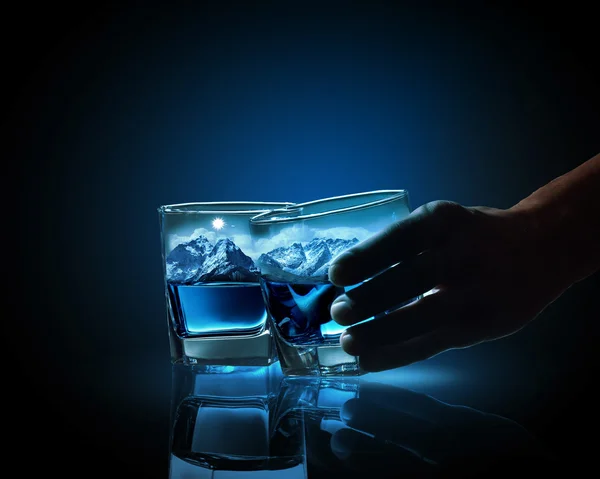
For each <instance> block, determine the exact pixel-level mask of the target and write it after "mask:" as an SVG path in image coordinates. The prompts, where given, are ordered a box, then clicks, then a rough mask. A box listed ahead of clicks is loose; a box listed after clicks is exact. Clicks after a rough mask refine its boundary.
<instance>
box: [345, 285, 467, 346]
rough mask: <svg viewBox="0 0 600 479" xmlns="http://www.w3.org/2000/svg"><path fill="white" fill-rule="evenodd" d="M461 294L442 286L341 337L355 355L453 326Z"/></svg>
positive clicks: (366, 322) (362, 324) (347, 331)
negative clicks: (434, 291)
mask: <svg viewBox="0 0 600 479" xmlns="http://www.w3.org/2000/svg"><path fill="white" fill-rule="evenodd" d="M460 296H461V295H459V293H457V292H456V291H448V290H445V289H442V290H440V291H438V292H436V293H434V294H430V295H427V296H423V297H421V298H420V299H418V300H417V301H415V302H413V303H411V304H409V305H407V306H403V307H402V308H400V309H396V310H395V311H392V312H390V313H388V314H383V315H381V316H378V317H376V318H375V319H372V320H370V321H365V322H363V323H360V324H357V325H354V326H351V327H350V328H348V329H347V330H346V331H345V332H344V333H343V334H342V336H341V338H340V342H341V345H342V348H343V349H344V351H346V352H347V353H348V354H352V355H354V356H359V355H360V356H362V355H363V354H366V353H369V352H374V351H375V350H377V349H379V348H381V347H384V346H388V345H391V344H399V343H402V342H405V341H408V340H410V339H412V338H415V337H419V336H422V335H424V334H427V333H429V332H432V331H435V330H437V329H440V328H441V327H442V326H445V327H447V326H449V325H452V324H453V323H454V321H455V319H454V318H455V317H456V316H457V315H458V314H459V313H458V310H457V305H456V302H457V301H458V299H457V298H459V297H460Z"/></svg>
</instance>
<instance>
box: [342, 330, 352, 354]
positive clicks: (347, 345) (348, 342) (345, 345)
mask: <svg viewBox="0 0 600 479" xmlns="http://www.w3.org/2000/svg"><path fill="white" fill-rule="evenodd" d="M340 346H342V349H343V350H344V351H346V352H347V353H348V354H352V353H351V352H350V351H352V348H353V347H354V338H353V337H352V334H350V333H349V332H348V331H344V332H343V333H342V335H341V336H340Z"/></svg>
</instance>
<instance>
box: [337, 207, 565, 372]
mask: <svg viewBox="0 0 600 479" xmlns="http://www.w3.org/2000/svg"><path fill="white" fill-rule="evenodd" d="M533 224H535V223H534V222H533V220H532V218H531V217H530V216H528V214H527V213H526V212H524V211H522V210H519V209H509V210H500V209H494V208H488V207H464V206H461V205H459V204H457V203H452V202H448V201H436V202H432V203H428V204H425V205H424V206H421V207H420V208H418V209H416V210H415V211H413V212H412V213H411V214H410V215H409V216H408V217H407V218H405V219H403V220H401V221H399V222H396V223H395V224H393V225H391V226H390V227H389V228H387V229H386V230H384V231H382V232H380V233H378V234H376V235H374V236H372V237H371V238H369V239H367V240H365V241H363V242H361V243H359V244H357V245H356V246H354V247H353V248H350V249H349V250H347V251H346V252H344V253H343V254H342V255H340V256H339V257H338V258H336V259H335V260H334V261H333V262H332V264H331V266H330V269H329V279H330V280H331V282H332V283H333V284H335V285H338V286H351V285H356V284H358V283H361V282H363V281H364V282H363V283H362V284H360V285H359V286H357V287H355V288H353V289H351V290H348V291H347V292H346V293H345V294H343V295H341V296H339V297H338V298H337V299H336V300H335V301H334V302H333V304H332V306H331V317H332V319H333V320H335V321H336V322H337V323H339V324H341V325H343V326H349V328H348V329H347V331H346V332H345V333H344V334H343V335H342V337H341V339H340V341H341V345H342V347H343V349H344V350H345V351H346V352H348V353H349V354H352V355H355V356H360V363H361V367H362V369H363V370H365V371H367V372H369V371H380V370H384V369H391V368H396V367H400V366H405V365H408V364H410V363H413V362H416V361H420V360H424V359H427V358H430V357H432V356H435V355H437V354H439V353H441V352H444V351H447V350H450V349H456V348H465V347H468V346H472V345H475V344H478V343H481V342H484V341H490V340H494V339H497V338H501V337H504V336H507V335H510V334H512V333H515V332H516V331H518V330H520V329H521V328H523V327H524V326H525V325H526V324H527V323H529V322H530V321H531V320H533V319H534V318H535V317H536V316H537V315H538V314H539V313H540V312H541V311H542V310H543V309H544V308H545V307H546V306H547V305H548V304H550V303H551V302H552V301H554V300H555V299H556V298H557V297H558V296H559V295H560V294H561V293H562V292H563V291H564V290H565V289H566V288H567V287H568V284H565V282H564V279H563V278H561V277H560V275H559V273H558V272H557V270H556V269H555V268H553V267H552V264H553V260H554V255H560V254H561V252H560V251H557V252H552V253H551V254H549V253H548V251H546V249H547V248H546V247H545V246H544V245H545V244H546V243H544V242H543V241H542V240H543V238H541V236H540V235H539V233H538V232H537V230H536V229H535V228H534V227H532V225H533ZM365 280H368V281H365ZM426 292H430V293H431V294H426V295H425V296H422V297H421V298H420V299H418V300H417V301H414V302H412V303H410V304H408V305H406V306H402V307H400V308H398V305H401V304H402V303H405V302H406V301H407V300H410V299H411V298H415V297H417V296H420V295H423V293H426ZM372 317H374V318H373V319H372V320H370V321H365V322H363V323H362V324H357V323H360V322H362V321H364V320H366V319H369V318H372Z"/></svg>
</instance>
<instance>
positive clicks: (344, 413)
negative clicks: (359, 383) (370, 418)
mask: <svg viewBox="0 0 600 479" xmlns="http://www.w3.org/2000/svg"><path fill="white" fill-rule="evenodd" d="M356 401H357V399H349V400H348V401H346V402H345V403H344V404H343V405H342V407H341V408H340V419H341V420H342V421H344V422H345V423H348V422H350V421H352V418H353V417H354V416H355V415H356V406H357V405H356V404H355V403H356Z"/></svg>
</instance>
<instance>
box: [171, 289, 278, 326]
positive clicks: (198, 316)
mask: <svg viewBox="0 0 600 479" xmlns="http://www.w3.org/2000/svg"><path fill="white" fill-rule="evenodd" d="M169 295H170V300H171V304H172V308H173V316H174V318H173V319H174V321H175V327H176V330H177V334H178V335H179V336H180V337H182V338H193V337H202V336H205V337H210V336H247V335H248V336H249V335H254V334H258V333H260V332H261V331H262V330H263V329H264V327H265V322H266V319H267V313H266V310H265V304H264V301H263V296H262V292H261V289H260V285H259V284H257V283H221V284H198V285H193V286H189V285H181V284H169Z"/></svg>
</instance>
